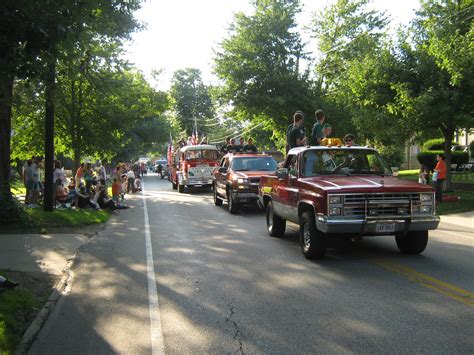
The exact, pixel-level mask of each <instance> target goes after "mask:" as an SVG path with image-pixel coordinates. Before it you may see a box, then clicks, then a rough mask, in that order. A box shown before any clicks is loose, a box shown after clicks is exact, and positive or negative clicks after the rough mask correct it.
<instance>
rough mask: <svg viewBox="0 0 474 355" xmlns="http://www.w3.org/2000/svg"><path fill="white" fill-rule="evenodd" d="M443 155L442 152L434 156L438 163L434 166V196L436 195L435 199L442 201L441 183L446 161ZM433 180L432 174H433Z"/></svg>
mask: <svg viewBox="0 0 474 355" xmlns="http://www.w3.org/2000/svg"><path fill="white" fill-rule="evenodd" d="M444 159H445V156H444V154H438V155H437V156H436V160H437V161H438V164H436V167H435V168H434V172H435V174H433V175H436V181H435V196H436V201H437V202H442V201H443V184H444V180H446V171H447V169H446V163H445V162H444ZM433 180H434V176H433Z"/></svg>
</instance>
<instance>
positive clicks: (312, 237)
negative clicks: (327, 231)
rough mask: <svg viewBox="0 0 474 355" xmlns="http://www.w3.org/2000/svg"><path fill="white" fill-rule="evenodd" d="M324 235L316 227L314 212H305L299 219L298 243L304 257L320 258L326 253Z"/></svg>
mask: <svg viewBox="0 0 474 355" xmlns="http://www.w3.org/2000/svg"><path fill="white" fill-rule="evenodd" d="M325 239H326V237H325V235H324V233H322V232H320V231H318V230H317V228H316V221H315V219H314V213H312V212H305V213H303V215H302V216H301V220H300V245H301V250H302V251H303V255H304V256H305V258H306V259H310V260H312V259H321V258H323V257H324V254H326V240H325Z"/></svg>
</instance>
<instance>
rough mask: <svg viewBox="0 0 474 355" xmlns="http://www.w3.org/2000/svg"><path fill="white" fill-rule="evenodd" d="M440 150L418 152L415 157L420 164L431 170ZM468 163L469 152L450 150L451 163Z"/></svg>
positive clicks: (440, 152)
mask: <svg viewBox="0 0 474 355" xmlns="http://www.w3.org/2000/svg"><path fill="white" fill-rule="evenodd" d="M442 153H443V151H442V150H438V151H436V150H434V151H430V152H420V153H418V154H417V156H416V158H417V159H418V162H419V163H420V164H421V165H425V166H427V167H428V168H429V169H430V170H433V169H434V168H435V166H436V163H437V161H436V156H437V155H438V154H442ZM467 163H469V154H468V153H467V152H451V164H457V165H463V164H467Z"/></svg>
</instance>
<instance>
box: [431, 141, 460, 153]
mask: <svg viewBox="0 0 474 355" xmlns="http://www.w3.org/2000/svg"><path fill="white" fill-rule="evenodd" d="M451 145H457V143H456V142H452V143H451ZM434 150H442V151H443V150H444V138H434V139H429V140H427V141H426V142H425V143H423V151H424V152H427V151H434Z"/></svg>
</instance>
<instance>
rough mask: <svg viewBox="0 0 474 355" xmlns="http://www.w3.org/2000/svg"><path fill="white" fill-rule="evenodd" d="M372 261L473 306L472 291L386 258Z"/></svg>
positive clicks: (473, 297)
mask: <svg viewBox="0 0 474 355" xmlns="http://www.w3.org/2000/svg"><path fill="white" fill-rule="evenodd" d="M372 261H373V262H374V263H375V264H377V265H378V266H381V267H382V268H384V269H386V270H388V271H391V272H394V273H396V274H399V275H402V276H404V277H406V278H407V279H409V280H411V281H414V282H416V283H419V284H420V285H423V286H425V287H427V288H430V289H432V290H434V291H436V292H438V293H441V294H442V295H445V296H447V297H450V298H452V299H454V300H456V301H458V302H462V303H464V304H467V305H468V306H471V307H474V293H473V292H470V291H467V290H464V289H462V288H459V287H456V286H454V285H451V284H448V283H446V282H444V281H441V280H437V279H435V278H433V277H431V276H428V275H425V274H422V273H421V272H418V271H416V270H414V269H412V268H409V267H407V266H403V265H400V264H397V263H394V262H393V261H389V260H386V259H373V260H372Z"/></svg>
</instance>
